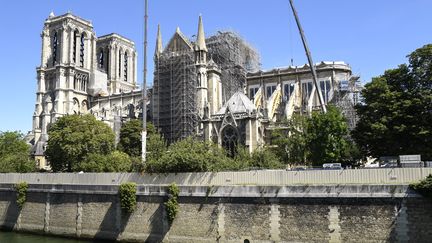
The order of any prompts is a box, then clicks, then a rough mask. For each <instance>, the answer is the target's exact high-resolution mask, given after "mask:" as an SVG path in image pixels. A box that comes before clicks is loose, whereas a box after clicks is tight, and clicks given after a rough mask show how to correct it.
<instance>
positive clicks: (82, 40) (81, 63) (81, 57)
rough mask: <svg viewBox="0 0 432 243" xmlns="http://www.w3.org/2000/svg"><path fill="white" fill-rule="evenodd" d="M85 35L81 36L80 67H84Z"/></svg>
mask: <svg viewBox="0 0 432 243" xmlns="http://www.w3.org/2000/svg"><path fill="white" fill-rule="evenodd" d="M84 39H85V37H84V33H83V34H82V35H81V45H80V66H81V67H84Z"/></svg>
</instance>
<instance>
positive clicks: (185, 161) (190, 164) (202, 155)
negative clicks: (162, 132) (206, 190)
mask: <svg viewBox="0 0 432 243" xmlns="http://www.w3.org/2000/svg"><path fill="white" fill-rule="evenodd" d="M230 164H232V160H231V159H230V158H228V157H227V156H226V153H225V151H224V150H222V149H220V148H218V147H217V146H216V145H214V144H211V143H207V142H202V141H198V140H195V139H193V138H186V139H183V140H180V141H178V142H176V143H173V144H171V145H170V146H169V147H168V151H167V152H165V153H163V154H162V156H161V157H160V158H158V159H154V160H149V161H148V162H147V163H146V171H147V172H156V173H157V172H161V173H177V172H204V171H217V170H221V169H223V168H226V167H229V166H230Z"/></svg>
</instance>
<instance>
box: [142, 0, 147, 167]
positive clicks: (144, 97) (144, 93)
mask: <svg viewBox="0 0 432 243" xmlns="http://www.w3.org/2000/svg"><path fill="white" fill-rule="evenodd" d="M147 2H148V0H145V3H144V68H143V76H144V77H143V87H142V102H143V104H142V114H143V115H142V119H143V128H142V133H141V160H142V163H143V164H144V163H145V162H146V152H147V143H146V142H147V19H148V14H147V12H148V3H147Z"/></svg>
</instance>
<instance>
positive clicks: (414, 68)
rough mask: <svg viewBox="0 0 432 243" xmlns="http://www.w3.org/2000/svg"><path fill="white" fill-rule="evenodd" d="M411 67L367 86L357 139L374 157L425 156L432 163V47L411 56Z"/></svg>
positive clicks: (374, 80) (421, 49)
mask: <svg viewBox="0 0 432 243" xmlns="http://www.w3.org/2000/svg"><path fill="white" fill-rule="evenodd" d="M408 60H409V64H408V65H406V64H402V65H400V66H399V67H398V68H396V69H391V70H387V71H385V72H384V74H383V75H381V76H379V77H375V78H373V79H372V82H370V83H368V84H366V85H365V89H364V90H363V91H362V96H363V103H362V104H360V105H358V106H357V107H356V110H357V113H358V115H359V118H360V119H359V122H358V124H357V127H356V128H355V130H354V131H353V137H354V139H355V141H356V142H357V144H358V145H359V146H360V149H361V151H362V152H363V153H364V154H366V155H371V156H374V157H380V156H388V155H401V154H421V155H422V159H423V160H431V159H432V123H431V121H432V44H429V45H425V46H423V47H422V48H419V49H417V50H415V51H414V52H413V53H411V54H410V55H408Z"/></svg>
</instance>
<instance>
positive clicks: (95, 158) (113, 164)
mask: <svg viewBox="0 0 432 243" xmlns="http://www.w3.org/2000/svg"><path fill="white" fill-rule="evenodd" d="M77 170H78V171H86V172H131V171H132V160H131V158H130V157H129V155H127V154H126V153H124V152H120V151H113V152H111V153H110V154H107V155H104V154H89V155H87V156H86V157H85V159H84V161H82V162H81V163H79V164H78V166H77Z"/></svg>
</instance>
